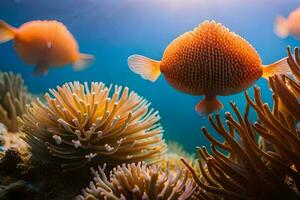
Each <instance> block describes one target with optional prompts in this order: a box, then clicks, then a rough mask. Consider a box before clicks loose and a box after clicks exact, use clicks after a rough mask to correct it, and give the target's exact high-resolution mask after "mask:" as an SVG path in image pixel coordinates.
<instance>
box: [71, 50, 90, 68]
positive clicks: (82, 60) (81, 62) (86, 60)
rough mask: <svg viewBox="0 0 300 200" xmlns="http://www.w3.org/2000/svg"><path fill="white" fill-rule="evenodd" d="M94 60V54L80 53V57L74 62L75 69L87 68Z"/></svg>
mask: <svg viewBox="0 0 300 200" xmlns="http://www.w3.org/2000/svg"><path fill="white" fill-rule="evenodd" d="M93 61H94V56H93V55H89V54H82V53H81V54H80V55H79V59H78V60H76V62H75V63H74V64H73V66H72V67H73V69H74V70H75V71H82V70H84V69H86V68H87V67H88V66H90V65H91V63H92V62H93Z"/></svg>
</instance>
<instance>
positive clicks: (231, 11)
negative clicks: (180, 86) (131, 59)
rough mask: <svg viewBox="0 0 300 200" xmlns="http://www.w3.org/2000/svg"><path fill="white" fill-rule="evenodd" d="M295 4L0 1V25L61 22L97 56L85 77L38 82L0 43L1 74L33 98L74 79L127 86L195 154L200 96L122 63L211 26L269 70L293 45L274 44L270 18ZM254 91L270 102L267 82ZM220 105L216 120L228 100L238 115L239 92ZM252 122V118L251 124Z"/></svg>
mask: <svg viewBox="0 0 300 200" xmlns="http://www.w3.org/2000/svg"><path fill="white" fill-rule="evenodd" d="M299 5H300V2H299V1H298V0H278V1H273V0H247V1H246V0H51V1H49V0H0V19H3V20H5V21H6V22H8V23H9V24H11V25H13V26H15V27H18V26H20V25H21V24H23V23H24V22H27V21H30V20H37V19H41V20H42V19H56V20H59V21H61V22H63V23H64V24H65V25H66V26H67V27H68V29H69V30H70V31H71V32H72V34H73V35H74V36H75V38H76V39H77V41H78V43H79V45H80V50H81V52H82V53H89V54H93V55H94V56H95V57H96V60H95V62H94V64H93V65H92V66H91V67H90V68H88V69H86V70H85V71H82V72H74V71H73V70H72V68H71V67H70V66H67V67H65V68H60V69H53V70H50V72H49V74H48V75H47V76H43V77H36V76H33V75H32V74H31V73H32V71H33V67H32V66H28V65H26V64H24V63H23V62H22V61H21V60H20V59H19V58H18V57H17V55H16V53H15V52H14V49H13V47H12V42H8V43H4V44H0V70H1V71H13V72H18V73H21V74H22V76H23V78H24V79H25V83H26V84H27V85H28V87H29V90H30V91H31V92H33V93H38V94H40V93H44V92H46V91H47V90H48V89H49V88H54V87H56V86H57V85H62V84H63V83H65V82H68V81H74V80H78V81H82V82H83V81H88V82H91V81H102V82H104V83H106V84H110V83H114V84H118V85H124V86H128V87H129V88H130V89H132V90H134V91H136V92H138V93H139V94H140V95H142V96H144V97H145V98H147V99H148V100H149V101H151V102H152V107H154V108H155V109H157V110H159V111H160V115H161V117H162V120H161V124H162V126H163V127H164V129H165V136H164V137H165V138H166V140H173V141H177V142H179V143H181V144H183V145H184V147H185V148H186V149H187V150H188V151H190V152H194V150H195V147H196V146H202V145H208V143H207V141H206V139H205V138H204V136H203V135H202V134H201V132H200V128H201V127H202V126H207V127H208V128H209V130H210V131H211V132H212V133H213V130H212V129H211V128H210V124H209V122H208V120H207V118H205V117H200V116H199V115H198V114H197V113H196V112H195V111H194V105H195V104H197V103H198V101H199V100H200V99H201V98H202V97H196V96H189V95H186V94H183V93H180V92H178V91H176V90H175V89H173V88H172V87H171V86H170V85H169V84H168V83H167V82H166V80H165V79H164V78H163V77H160V78H159V80H158V81H156V82H155V83H150V82H149V81H146V80H143V79H141V78H140V77H139V76H138V75H136V74H133V73H132V72H131V71H130V70H129V68H128V66H127V57H128V56H129V55H131V54H135V53H138V54H142V55H145V56H148V57H151V58H154V59H157V60H160V59H161V57H162V54H163V52H164V49H165V48H166V46H167V45H168V44H169V43H170V42H171V41H172V40H173V39H175V38H176V37H177V36H179V35H180V34H182V33H184V32H186V31H189V30H191V29H193V28H194V27H195V26H197V25H198V24H199V23H201V22H203V21H204V20H212V19H213V20H216V21H217V22H221V23H223V24H224V25H225V26H227V27H228V28H230V29H231V30H232V31H234V32H236V33H238V34H239V35H241V36H242V37H244V38H245V39H246V40H248V41H249V42H250V43H251V44H252V45H253V46H254V47H255V48H256V49H257V51H258V53H259V54H260V56H261V58H262V61H263V63H264V64H269V63H272V62H274V61H276V60H278V59H280V58H282V57H284V56H286V46H287V45H291V46H292V47H294V46H297V45H299V41H297V40H295V39H294V38H292V37H288V38H286V39H280V38H278V37H277V36H276V35H275V34H274V33H273V24H274V19H275V17H276V16H277V15H283V16H287V15H288V14H289V13H290V12H291V11H292V10H294V9H295V8H296V7H298V6H299ZM256 85H258V86H260V87H261V88H262V93H263V99H264V101H265V102H268V103H271V99H272V96H271V93H270V91H269V89H268V87H267V81H266V80H262V79H261V80H259V81H258V82H257V83H256ZM249 93H250V94H252V93H253V90H252V89H251V88H250V89H249ZM219 99H220V100H221V101H222V102H223V104H224V106H225V108H224V109H223V110H222V111H221V112H220V113H221V115H222V114H223V113H224V112H225V111H228V110H229V111H230V110H231V109H230V106H229V101H230V100H234V101H235V102H236V104H237V105H238V107H239V108H240V109H241V110H242V111H243V110H244V107H245V98H244V95H243V94H242V93H241V94H236V95H232V96H227V97H219ZM255 119H256V116H255V114H254V113H252V114H251V120H255Z"/></svg>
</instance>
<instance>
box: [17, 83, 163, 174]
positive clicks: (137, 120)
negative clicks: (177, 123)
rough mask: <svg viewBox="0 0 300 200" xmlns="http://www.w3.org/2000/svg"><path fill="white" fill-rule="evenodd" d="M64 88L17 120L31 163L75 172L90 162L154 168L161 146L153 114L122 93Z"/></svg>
mask: <svg viewBox="0 0 300 200" xmlns="http://www.w3.org/2000/svg"><path fill="white" fill-rule="evenodd" d="M111 88H112V87H111V86H110V87H106V86H105V85H104V84H103V83H96V82H93V83H91V86H90V88H89V86H88V84H87V83H85V84H84V85H83V84H80V83H79V82H74V83H66V84H64V85H63V86H62V87H57V90H54V89H50V93H51V94H52V95H53V97H51V95H50V94H48V93H46V94H45V100H46V103H42V102H41V101H40V100H39V99H36V101H34V102H32V103H31V104H30V105H29V106H28V107H27V109H26V113H25V114H24V115H23V117H22V119H21V120H20V121H21V123H22V128H21V129H22V131H23V132H24V133H25V137H24V139H25V141H26V142H27V143H28V144H29V146H30V148H31V152H32V156H33V159H34V160H36V161H39V162H41V161H42V162H44V163H49V164H59V165H61V166H62V167H63V168H64V169H65V170H75V169H78V168H81V167H83V166H85V165H86V164H88V163H89V162H93V163H97V164H104V163H107V164H108V165H112V166H115V165H118V164H122V163H133V162H135V163H137V162H139V161H146V162H147V163H156V162H158V161H160V160H161V159H162V155H163V154H164V153H165V151H166V144H165V142H164V140H163V139H162V133H163V129H162V127H161V126H160V124H159V120H160V117H159V115H158V112H157V111H154V110H153V109H149V106H150V103H148V102H147V101H146V100H145V99H144V98H143V97H141V96H139V95H137V94H136V93H135V92H130V93H129V89H128V88H127V87H125V88H124V89H123V91H122V87H121V86H115V90H114V92H113V93H112V95H111V98H109V96H110V92H111Z"/></svg>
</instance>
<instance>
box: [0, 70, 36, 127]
mask: <svg viewBox="0 0 300 200" xmlns="http://www.w3.org/2000/svg"><path fill="white" fill-rule="evenodd" d="M31 100H32V96H31V95H30V94H29V93H28V92H27V88H26V87H25V85H24V81H23V79H22V77H21V75H20V74H14V73H12V72H9V73H7V72H0V122H1V123H3V124H4V125H5V126H6V127H7V129H8V131H9V132H18V130H19V126H18V123H17V117H18V116H22V114H23V113H24V110H25V105H26V104H27V103H29V102H30V101H31Z"/></svg>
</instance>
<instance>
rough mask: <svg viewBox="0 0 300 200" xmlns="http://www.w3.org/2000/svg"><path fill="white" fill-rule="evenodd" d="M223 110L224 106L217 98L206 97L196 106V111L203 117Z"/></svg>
mask: <svg viewBox="0 0 300 200" xmlns="http://www.w3.org/2000/svg"><path fill="white" fill-rule="evenodd" d="M222 108H223V104H222V103H221V102H220V101H219V100H218V99H217V98H216V96H213V97H210V98H208V97H207V96H205V97H204V98H203V99H202V100H201V101H200V102H199V103H198V104H197V105H196V106H195V110H196V111H197V112H198V113H199V114H200V115H201V116H207V115H209V114H210V113H213V112H217V111H219V110H221V109H222Z"/></svg>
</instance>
